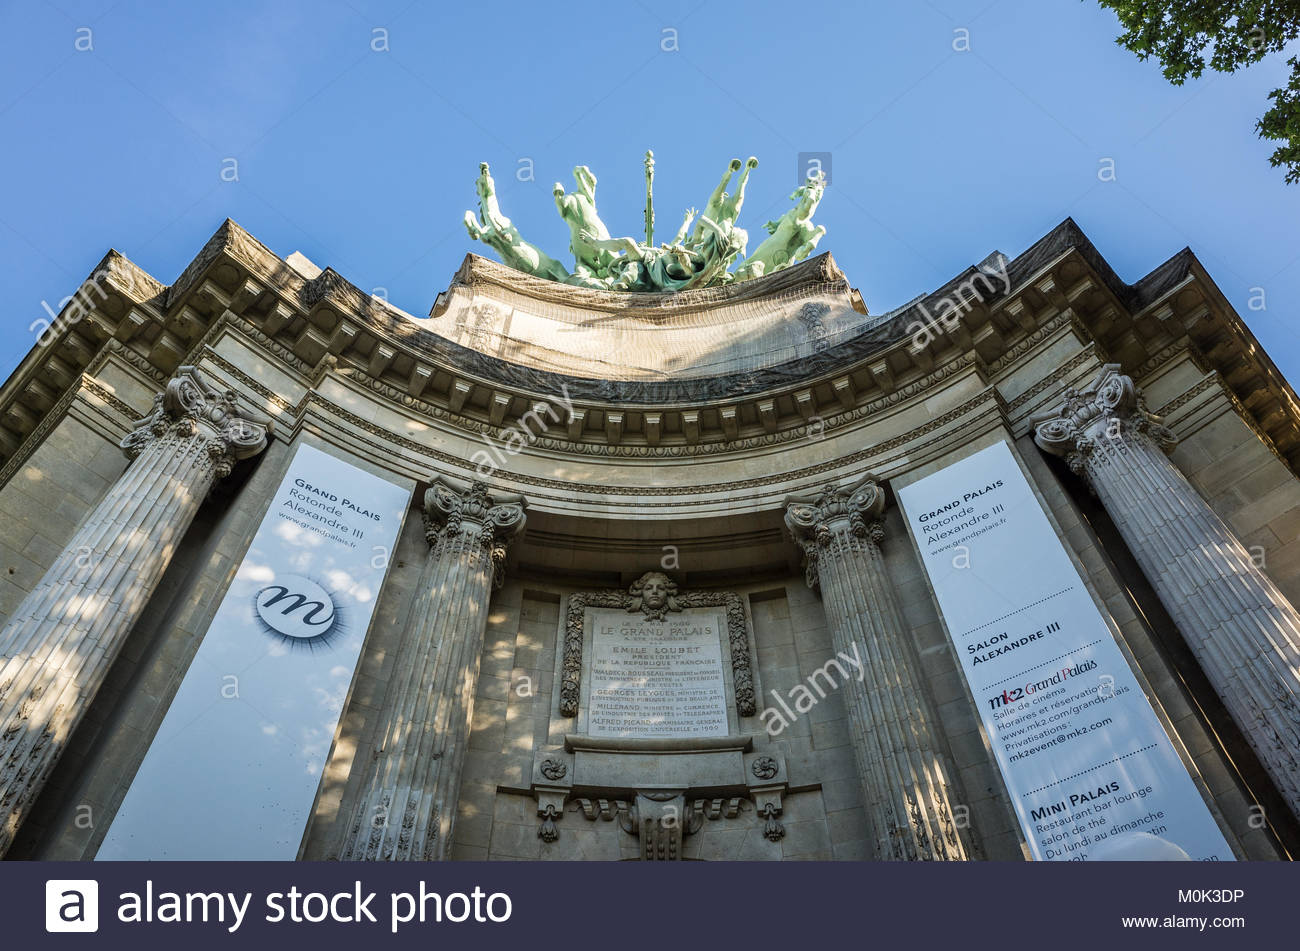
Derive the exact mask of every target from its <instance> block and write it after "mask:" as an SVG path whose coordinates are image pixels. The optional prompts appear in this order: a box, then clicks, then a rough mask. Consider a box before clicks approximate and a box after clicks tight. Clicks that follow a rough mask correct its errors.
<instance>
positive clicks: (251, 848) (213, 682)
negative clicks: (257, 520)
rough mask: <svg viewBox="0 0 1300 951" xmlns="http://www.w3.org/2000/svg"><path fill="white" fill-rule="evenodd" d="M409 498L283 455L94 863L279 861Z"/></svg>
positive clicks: (332, 465) (340, 469) (335, 715)
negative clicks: (285, 466) (267, 502)
mask: <svg viewBox="0 0 1300 951" xmlns="http://www.w3.org/2000/svg"><path fill="white" fill-rule="evenodd" d="M410 497H411V494H410V491H409V490H407V489H404V488H402V487H400V486H397V485H394V484H393V483H391V482H389V481H387V480H386V479H382V478H380V477H378V476H375V475H371V474H370V473H368V472H365V471H363V470H361V469H359V468H357V467H356V466H354V465H351V464H349V463H347V462H344V461H342V460H340V459H337V458H335V457H334V456H331V455H328V454H327V453H324V452H321V451H320V450H318V449H315V448H313V447H311V446H306V445H302V446H299V447H298V451H297V453H296V454H295V455H294V457H293V461H292V462H291V463H290V465H289V470H288V472H287V473H286V474H285V476H284V479H283V480H282V481H281V483H280V487H279V489H278V490H277V492H276V494H275V497H274V498H273V499H272V501H271V506H270V508H269V509H268V510H267V512H266V515H265V517H264V518H263V519H262V523H261V525H260V526H259V527H258V530H257V534H256V535H255V536H254V537H253V541H252V544H251V545H250V546H249V549H248V552H247V554H245V556H244V559H243V561H242V562H241V563H240V566H239V569H238V571H237V573H236V574H235V578H234V581H232V582H231V585H230V588H229V589H228V590H227V591H226V595H225V598H224V599H223V600H222V602H221V604H220V606H219V607H218V608H217V612H216V614H215V616H214V617H213V619H212V623H211V625H210V626H209V627H208V631H207V634H206V635H205V636H204V638H203V643H202V644H200V645H199V649H198V652H197V653H196V654H195V656H194V660H193V662H192V663H191V664H190V667H189V670H188V671H186V674H185V677H184V679H183V680H182V681H181V685H180V688H179V689H178V690H177V692H176V696H175V698H174V699H173V700H172V702H171V706H170V707H168V709H167V713H166V715H165V716H164V718H163V721H162V724H161V726H160V727H159V728H158V732H157V734H156V735H155V736H154V739H153V743H152V745H150V747H149V751H148V753H146V754H145V758H144V761H143V762H142V763H141V764H140V769H139V771H138V772H137V773H136V775H135V779H134V780H133V781H132V783H131V786H130V788H129V789H128V790H127V794H126V798H125V800H124V801H123V802H122V806H121V808H120V809H119V810H118V812H117V815H116V817H115V818H114V820H113V823H112V825H111V826H110V828H109V830H108V834H107V836H106V837H105V839H104V842H103V845H101V846H100V849H99V854H98V855H97V856H96V858H98V859H293V858H295V857H296V855H297V852H298V846H299V843H300V840H301V837H302V833H303V830H304V828H305V827H306V824H307V818H308V812H309V810H310V809H311V807H312V803H313V801H314V800H315V797H316V788H317V786H318V784H319V783H320V776H321V770H322V769H323V768H324V766H325V760H326V757H327V756H328V754H329V750H330V746H331V744H332V742H333V739H334V732H335V730H336V728H337V726H338V722H339V717H340V715H341V714H342V711H343V703H344V700H345V698H346V696H347V692H348V688H349V685H350V684H351V682H352V675H353V672H354V670H355V668H356V665H357V661H358V660H359V658H360V656H361V645H362V642H363V641H364V639H365V635H366V630H367V629H368V628H369V626H370V619H371V616H372V614H373V613H374V608H375V600H376V598H377V597H378V595H379V591H380V589H381V588H382V587H383V582H384V577H385V575H386V573H387V569H388V562H389V560H390V554H391V552H392V549H393V545H394V543H395V542H396V540H397V533H398V531H399V529H400V527H401V524H402V518H403V516H404V515H405V513H406V508H407V505H408V503H409V501H410Z"/></svg>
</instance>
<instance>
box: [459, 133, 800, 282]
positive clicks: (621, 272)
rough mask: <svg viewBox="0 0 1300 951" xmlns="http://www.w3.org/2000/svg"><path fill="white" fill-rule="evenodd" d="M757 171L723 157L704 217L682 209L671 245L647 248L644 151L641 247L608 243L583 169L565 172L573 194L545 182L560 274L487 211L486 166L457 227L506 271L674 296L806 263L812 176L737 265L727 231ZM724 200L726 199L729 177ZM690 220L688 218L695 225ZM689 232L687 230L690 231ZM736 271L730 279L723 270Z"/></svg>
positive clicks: (649, 179) (648, 160)
mask: <svg viewBox="0 0 1300 951" xmlns="http://www.w3.org/2000/svg"><path fill="white" fill-rule="evenodd" d="M757 167H758V159H756V158H750V159H749V160H748V161H746V162H745V163H744V165H743V166H742V165H741V162H740V159H732V160H731V163H730V164H729V165H728V166H727V171H726V172H725V173H724V174H723V176H722V180H721V181H720V182H718V187H717V188H715V189H714V190H713V194H712V195H710V196H709V201H708V203H707V204H706V205H705V206H704V213H703V214H699V213H698V212H697V211H696V210H695V209H694V208H690V209H688V210H687V211H686V214H685V216H684V217H683V219H682V224H681V227H680V228H678V229H677V234H676V235H674V236H673V239H672V241H671V242H668V243H664V244H660V245H659V246H657V247H656V246H655V245H654V220H655V217H654V198H653V185H654V153H653V152H646V156H645V169H646V208H645V231H646V234H645V240H644V241H638V240H636V239H635V238H630V237H617V238H616V237H614V236H613V235H612V234H611V233H610V230H609V228H607V227H606V226H605V223H604V222H603V221H601V219H600V215H599V214H597V212H596V176H595V175H593V174H592V172H591V169H589V168H588V167H587V166H585V165H579V166H578V167H577V168H575V169H574V170H573V179H574V182H575V183H576V188H575V189H574V191H573V192H572V193H566V192H565V190H564V186H563V185H561V184H560V183H559V182H556V183H555V189H554V195H555V207H556V209H557V210H558V211H559V213H560V217H561V218H563V219H564V222H565V224H567V225H568V226H569V250H570V251H571V252H572V253H573V258H574V264H573V270H572V271H570V270H569V269H568V268H566V267H565V266H564V265H563V264H561V263H560V262H559V261H557V260H556V259H555V258H553V257H551V256H550V255H548V254H547V253H546V252H545V251H542V250H541V249H540V248H538V247H537V246H536V245H533V244H529V243H528V242H527V241H525V240H524V239H523V237H522V236H521V235H520V234H519V229H518V228H516V227H515V226H514V225H513V224H512V223H511V221H510V219H509V218H507V217H506V216H505V215H503V214H502V213H501V208H500V206H499V205H498V204H497V196H496V185H495V184H494V183H493V181H492V175H491V174H490V172H489V171H488V165H487V163H486V162H483V163H481V164H480V165H479V176H478V183H477V191H478V207H479V213H478V215H477V216H476V215H475V214H474V213H473V212H472V211H467V212H465V227H466V228H467V229H468V230H469V234H470V237H471V238H474V239H475V240H478V241H482V242H484V243H485V244H488V245H490V246H491V247H493V248H495V249H496V252H497V253H498V254H499V255H501V260H502V261H504V262H505V263H506V264H508V265H510V266H511V267H513V268H517V269H518V270H520V271H524V272H525V273H528V274H533V275H536V276H537V277H543V278H546V279H547V280H552V281H561V282H563V283H565V284H574V285H577V286H578V287H592V288H598V289H600V290H609V291H682V290H687V289H689V288H693V287H712V286H717V285H722V284H729V283H732V282H734V281H746V280H749V279H751V278H755V277H762V276H763V275H765V274H771V273H773V272H775V271H779V270H781V269H782V268H785V267H789V266H790V265H791V264H794V263H796V262H797V261H802V260H803V259H804V258H806V257H808V255H810V254H811V253H812V252H813V250H814V249H815V248H816V247H817V242H818V241H820V240H821V238H822V235H824V234H825V233H826V229H825V228H824V227H822V226H821V225H813V222H812V216H813V213H814V212H815V211H816V210H817V205H818V203H819V202H820V201H821V198H822V194H823V192H825V190H826V183H825V181H824V179H823V178H822V177H821V176H820V175H816V176H809V178H808V180H807V181H805V182H804V184H803V185H801V186H800V187H799V188H797V189H795V191H794V194H792V195H791V196H790V200H791V201H793V202H795V205H794V207H793V208H791V209H790V210H789V211H787V212H786V213H785V214H784V215H782V216H781V217H780V218H778V219H776V220H775V221H769V222H768V223H767V224H766V225H764V228H765V229H766V231H767V233H768V237H767V238H765V239H764V240H763V242H762V243H761V244H759V246H758V247H757V248H756V249H755V250H754V253H753V254H751V255H750V256H749V257H745V247H746V245H747V243H748V240H749V235H748V234H747V233H746V232H745V230H744V229H743V228H738V227H736V220H737V219H738V218H739V217H740V209H741V207H742V206H743V205H744V203H745V185H746V184H747V183H748V181H749V174H750V172H752V171H753V170H754V169H755V168H757ZM738 172H739V173H740V174H739V178H737V179H736V185H735V191H734V193H728V191H727V189H728V187H730V186H731V181H732V178H733V177H735V176H736V174H737V173H738ZM697 215H698V217H697ZM692 225H694V227H692ZM737 261H739V262H741V263H740V266H739V267H737V268H736V270H735V271H734V272H733V271H731V270H730V269H731V266H732V265H733V264H735V263H736V262H737Z"/></svg>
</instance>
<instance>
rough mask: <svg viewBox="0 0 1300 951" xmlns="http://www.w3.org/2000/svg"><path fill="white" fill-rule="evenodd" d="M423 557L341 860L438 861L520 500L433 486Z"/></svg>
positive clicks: (445, 847)
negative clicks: (495, 592) (495, 596)
mask: <svg viewBox="0 0 1300 951" xmlns="http://www.w3.org/2000/svg"><path fill="white" fill-rule="evenodd" d="M424 508H425V535H426V537H427V538H428V540H429V546H430V547H429V557H428V560H427V561H426V562H425V565H424V573H423V575H422V576H421V579H420V589H419V591H418V593H417V594H416V602H415V604H414V605H413V606H412V610H411V620H410V622H409V623H408V624H407V628H406V636H405V640H404V642H403V644H402V646H401V649H400V653H399V655H398V658H397V663H396V665H395V667H394V675H393V676H394V680H393V682H392V686H391V687H390V688H389V692H388V696H387V697H386V698H385V701H384V711H383V721H382V725H381V726H380V729H379V732H378V733H377V734H376V738H377V743H378V746H377V748H376V750H375V753H374V758H373V759H372V760H371V762H370V763H369V764H368V766H366V767H365V779H364V780H363V782H362V785H361V791H360V793H359V795H358V799H357V806H356V809H355V811H354V812H353V815H352V823H351V825H350V826H349V828H348V830H347V832H346V833H345V838H344V842H343V846H342V848H341V850H340V855H339V857H340V858H341V859H344V860H351V861H356V860H383V861H402V860H415V861H421V860H423V861H439V860H442V859H446V858H447V857H448V856H449V855H450V853H451V835H452V824H453V823H454V821H455V818H456V800H457V797H458V795H459V793H460V780H461V771H462V769H463V768H464V765H465V748H466V746H467V745H468V740H469V728H470V721H471V720H472V718H473V715H474V691H475V688H476V686H477V684H478V670H479V657H480V655H481V654H482V653H483V636H484V633H485V632H486V631H487V618H488V602H489V600H490V599H491V596H492V590H493V588H499V587H501V582H502V580H503V574H502V571H503V568H504V566H505V560H506V550H507V546H508V545H509V543H510V542H511V540H512V539H514V538H515V537H516V536H517V535H519V533H520V532H521V531H522V530H523V527H524V521H525V519H524V500H523V499H522V498H521V497H518V496H514V497H511V498H509V499H505V498H500V499H493V498H492V497H490V496H489V495H488V492H487V487H486V486H484V485H483V483H481V482H475V483H473V484H472V485H471V486H470V487H469V489H468V490H467V491H465V492H460V491H458V490H456V489H454V488H452V487H451V486H450V485H448V484H447V483H446V482H444V481H443V480H442V479H435V480H434V482H433V485H432V487H431V488H430V489H429V491H428V492H426V493H425V495H424Z"/></svg>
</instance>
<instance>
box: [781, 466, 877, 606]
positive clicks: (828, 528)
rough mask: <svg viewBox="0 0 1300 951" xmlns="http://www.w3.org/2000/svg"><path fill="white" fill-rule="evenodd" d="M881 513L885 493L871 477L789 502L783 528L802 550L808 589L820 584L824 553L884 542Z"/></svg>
mask: <svg viewBox="0 0 1300 951" xmlns="http://www.w3.org/2000/svg"><path fill="white" fill-rule="evenodd" d="M884 510H885V492H884V490H883V489H882V488H881V487H880V484H879V483H878V482H877V481H876V479H875V477H874V476H870V475H868V476H864V477H863V478H861V479H859V480H858V481H857V482H855V483H854V484H853V485H851V486H849V487H848V488H847V489H841V488H839V487H837V486H835V485H828V486H826V487H824V488H823V489H822V490H821V491H820V492H819V493H818V494H817V495H816V496H814V497H811V498H805V499H793V500H791V502H790V503H789V504H788V505H787V506H786V510H785V525H786V528H787V529H789V531H790V535H791V537H793V538H794V540H795V541H796V542H797V543H798V544H799V547H800V548H801V549H803V553H804V570H805V572H806V574H807V581H808V587H810V588H816V587H818V586H819V585H820V578H819V575H818V565H819V563H820V558H821V556H822V553H823V550H826V551H838V550H839V549H841V548H845V547H851V546H854V545H857V544H859V543H861V544H866V543H868V542H870V543H872V544H876V545H878V544H880V542H881V541H883V540H884V528H883V527H882V526H881V524H880V517H881V513H883V512H884ZM837 529H838V530H837Z"/></svg>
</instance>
